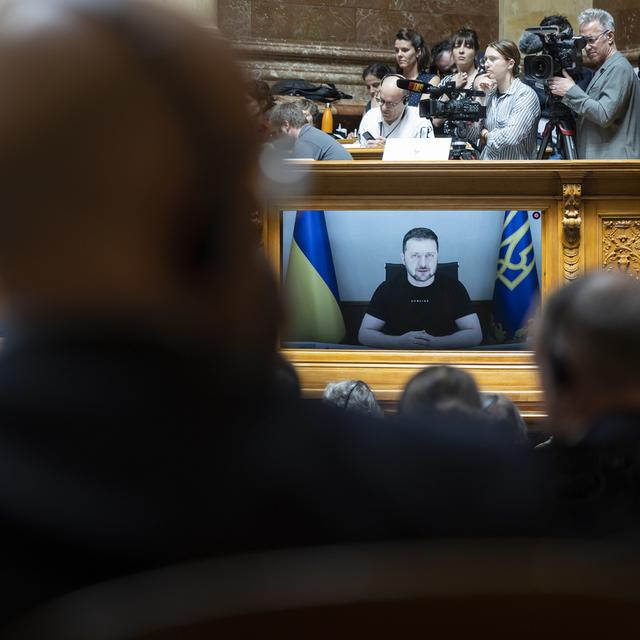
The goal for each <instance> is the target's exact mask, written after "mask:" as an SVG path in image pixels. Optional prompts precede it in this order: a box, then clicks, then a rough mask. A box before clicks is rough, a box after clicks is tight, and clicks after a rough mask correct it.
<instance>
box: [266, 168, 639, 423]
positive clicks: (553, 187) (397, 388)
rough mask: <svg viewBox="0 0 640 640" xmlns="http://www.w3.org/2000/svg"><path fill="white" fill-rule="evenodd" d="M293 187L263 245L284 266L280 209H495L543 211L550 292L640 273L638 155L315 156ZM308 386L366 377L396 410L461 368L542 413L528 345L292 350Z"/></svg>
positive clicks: (270, 218) (528, 410)
mask: <svg viewBox="0 0 640 640" xmlns="http://www.w3.org/2000/svg"><path fill="white" fill-rule="evenodd" d="M291 177H292V178H295V179H294V180H293V182H292V183H293V184H296V185H305V188H304V189H303V190H302V189H298V193H295V192H294V191H295V190H293V189H288V190H286V192H285V191H283V192H282V193H281V195H278V196H277V197H275V198H272V199H271V200H270V201H269V202H268V203H267V204H266V207H265V210H264V214H263V226H262V234H263V241H264V247H265V250H266V253H267V255H268V257H269V258H270V260H271V262H272V264H273V266H274V268H275V269H276V272H278V273H279V271H280V263H281V228H280V226H281V211H283V210H293V209H303V208H304V209H309V208H313V209H327V210H349V209H354V210H368V209H371V210H376V209H378V210H393V209H402V210H411V209H420V210H428V209H434V210H443V209H444V210H446V209H451V210H456V209H459V210H482V209H486V210H496V209H528V210H533V209H538V210H542V211H544V213H545V215H544V216H543V226H542V233H543V238H542V243H543V257H542V260H543V265H542V283H541V288H542V298H543V302H544V297H545V296H546V295H548V293H549V292H550V291H552V290H553V289H555V288H556V287H558V286H560V285H562V284H564V283H567V282H570V281H571V280H574V279H575V278H577V277H578V276H579V275H580V274H581V273H584V272H585V271H586V270H590V269H620V270H623V271H625V272H628V273H630V274H631V275H635V277H639V276H640V161H635V160H634V161H603V162H595V161H589V160H575V161H549V160H547V161H544V160H543V161H531V162H521V161H508V162H507V161H505V162H465V161H462V162H456V161H448V162H422V163H409V162H393V163H391V162H381V161H366V160H362V161H358V162H350V163H349V162H315V163H314V162H309V161H297V162H294V163H292V164H291ZM283 353H284V354H285V355H286V357H288V358H289V359H290V360H291V361H292V362H293V363H294V365H295V366H296V368H297V370H298V372H299V375H300V379H301V383H302V388H303V392H304V393H305V394H306V395H308V396H311V397H317V396H319V395H320V394H321V393H322V390H323V389H324V386H325V385H326V383H327V382H328V381H330V380H336V379H344V378H358V379H362V380H365V381H366V382H367V383H368V384H369V385H371V387H372V388H373V389H374V391H375V392H376V395H377V396H378V398H380V400H381V401H382V402H383V404H386V405H388V406H393V404H394V403H395V402H396V401H397V399H398V398H399V395H400V393H401V391H402V388H403V386H404V384H405V382H406V381H407V380H408V379H409V378H410V377H411V376H412V375H413V374H414V373H416V372H417V371H419V370H420V369H421V368H422V367H424V366H425V365H429V364H434V363H440V364H443V363H444V364H450V365H454V366H459V367H463V368H464V369H466V370H468V371H469V372H470V373H472V374H473V375H474V377H475V378H476V380H477V381H478V383H479V385H480V387H481V389H483V390H484V391H495V392H501V393H506V394H507V395H508V396H509V397H510V398H511V399H512V400H514V401H515V402H516V403H517V404H518V406H519V407H520V409H521V411H522V412H523V413H524V415H525V417H526V418H527V419H528V420H529V421H534V422H535V420H536V419H538V418H540V417H542V416H543V411H544V409H543V404H542V391H541V389H540V383H539V380H538V375H537V368H536V364H535V359H534V355H533V353H531V352H528V351H511V352H505V351H430V352H420V351H386V350H374V349H371V350H313V349H312V350H294V349H283Z"/></svg>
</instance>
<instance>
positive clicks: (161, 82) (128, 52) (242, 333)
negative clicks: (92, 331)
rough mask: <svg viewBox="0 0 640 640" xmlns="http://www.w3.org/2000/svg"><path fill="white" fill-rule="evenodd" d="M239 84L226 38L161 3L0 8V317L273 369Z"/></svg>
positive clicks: (272, 332) (31, 0) (74, 2)
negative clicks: (145, 328)
mask: <svg viewBox="0 0 640 640" xmlns="http://www.w3.org/2000/svg"><path fill="white" fill-rule="evenodd" d="M238 76H239V72H238V69H237V68H236V66H235V64H234V63H233V60H232V56H231V54H230V50H229V47H228V45H226V44H225V43H223V42H221V41H220V40H218V39H216V38H215V37H213V36H212V35H211V34H210V33H208V32H207V31H205V30H204V29H202V28H201V27H198V26H196V25H195V24H193V23H191V22H190V21H188V20H187V19H186V18H184V17H182V16H180V15H177V14H174V13H173V12H171V11H169V10H167V9H166V8H163V7H160V6H158V5H157V4H156V3H151V2H137V1H135V0H134V1H127V2H124V1H118V0H108V1H107V0H104V1H100V0H94V1H91V0H19V1H18V0H16V1H11V0H9V1H8V2H5V3H3V5H2V7H1V9H0V92H1V93H2V96H3V99H2V105H1V107H0V140H1V146H2V150H3V152H2V154H1V157H0V198H1V200H2V211H1V213H0V286H1V291H0V295H1V296H2V300H3V304H4V307H5V311H6V313H7V317H8V319H9V322H10V323H11V321H15V322H16V323H18V320H19V321H20V322H19V324H21V325H22V326H24V323H25V322H27V321H33V320H34V319H36V318H37V319H38V321H41V320H42V319H43V318H51V317H53V318H55V319H56V320H57V321H58V322H66V321H69V322H71V321H74V322H77V319H78V318H85V319H89V320H91V319H93V320H95V321H98V319H99V322H101V323H103V324H104V323H106V322H108V321H111V322H113V323H116V324H118V325H121V324H122V322H123V321H124V322H125V323H128V324H134V323H138V324H140V323H142V324H148V323H153V324H154V325H156V328H159V329H161V330H162V329H164V330H166V331H168V332H169V333H172V334H174V333H178V334H181V335H184V336H187V337H188V339H189V340H191V341H192V342H194V343H195V342H197V343H198V344H199V345H200V348H201V349H202V350H203V352H205V353H206V352H207V351H211V352H212V353H215V354H216V357H218V358H221V359H222V360H221V363H220V366H221V367H222V366H224V365H225V364H228V365H229V366H230V367H231V368H233V366H234V364H233V363H236V362H238V363H239V362H243V361H244V362H248V361H249V360H248V359H247V358H249V356H250V358H249V359H250V361H251V363H252V364H251V366H252V367H253V368H254V369H255V371H256V372H257V371H258V370H259V367H260V366H261V365H262V364H263V363H264V362H266V361H268V360H270V359H271V358H272V355H273V353H272V352H273V345H274V344H275V338H276V323H277V315H278V313H277V304H276V297H275V285H274V283H273V280H272V278H271V276H270V274H269V273H268V270H267V268H266V265H265V264H264V263H263V262H262V260H261V255H260V253H259V251H258V248H257V246H255V245H256V244H257V243H255V240H254V241H253V242H252V241H251V239H252V238H255V232H252V230H251V227H250V217H249V212H250V211H251V210H253V209H255V199H254V178H255V173H256V172H255V168H254V161H253V159H254V158H256V157H257V155H258V154H257V153H256V145H257V144H258V141H257V140H256V139H255V136H254V135H253V134H252V132H253V128H252V127H251V126H250V125H249V120H248V116H247V114H246V97H245V95H243V90H244V86H243V85H242V83H238V82H237V77H238ZM257 317H259V318H260V321H259V322H256V321H255V319H256V318H257ZM229 373H230V374H231V370H230V371H229Z"/></svg>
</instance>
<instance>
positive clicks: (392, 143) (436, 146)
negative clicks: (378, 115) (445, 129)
mask: <svg viewBox="0 0 640 640" xmlns="http://www.w3.org/2000/svg"><path fill="white" fill-rule="evenodd" d="M450 147H451V138H388V139H387V141H386V142H385V145H384V152H383V153H382V159H383V160H412V161H418V160H448V159H449V149H450Z"/></svg>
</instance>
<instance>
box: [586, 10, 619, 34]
mask: <svg viewBox="0 0 640 640" xmlns="http://www.w3.org/2000/svg"><path fill="white" fill-rule="evenodd" d="M590 22H597V23H598V24H599V25H600V26H601V27H602V28H603V29H604V30H605V31H615V30H616V23H615V20H614V19H613V16H612V15H611V14H610V13H609V12H608V11H605V10H604V9H585V10H584V11H583V12H582V13H581V14H580V15H579V16H578V24H579V25H580V26H582V25H583V24H589V23H590Z"/></svg>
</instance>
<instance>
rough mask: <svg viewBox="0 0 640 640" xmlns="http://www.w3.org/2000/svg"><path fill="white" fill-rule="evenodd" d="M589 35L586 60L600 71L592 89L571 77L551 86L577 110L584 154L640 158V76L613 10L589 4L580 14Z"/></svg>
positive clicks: (582, 31)
mask: <svg viewBox="0 0 640 640" xmlns="http://www.w3.org/2000/svg"><path fill="white" fill-rule="evenodd" d="M578 24H579V27H580V35H582V36H583V37H584V39H585V40H586V47H585V52H586V62H585V64H587V65H589V66H590V67H592V68H593V69H594V70H595V74H594V76H593V78H592V80H591V82H590V83H589V86H588V87H587V88H586V90H583V89H581V88H580V87H579V86H578V85H576V83H575V82H574V80H573V79H572V78H571V76H570V75H569V74H568V73H567V72H566V71H563V72H562V76H563V77H561V78H560V77H557V76H556V77H553V78H552V79H551V80H549V90H550V91H551V93H552V94H553V95H556V96H560V97H561V98H562V103H563V104H565V105H566V106H568V107H569V108H570V109H571V110H572V111H573V112H574V113H575V114H576V116H577V117H576V138H577V139H576V146H577V150H578V157H579V158H585V159H609V160H614V159H632V158H640V81H639V80H638V77H637V76H636V75H635V73H634V71H633V67H632V66H631V65H630V64H629V62H628V61H627V60H626V58H625V57H624V56H623V55H622V54H621V53H620V52H619V51H618V50H617V48H616V43H615V28H616V27H615V22H614V20H613V17H612V16H611V14H610V13H608V12H607V11H604V10H602V9H587V10H586V11H583V12H582V13H581V14H580V15H579V16H578Z"/></svg>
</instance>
